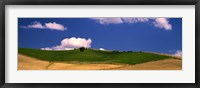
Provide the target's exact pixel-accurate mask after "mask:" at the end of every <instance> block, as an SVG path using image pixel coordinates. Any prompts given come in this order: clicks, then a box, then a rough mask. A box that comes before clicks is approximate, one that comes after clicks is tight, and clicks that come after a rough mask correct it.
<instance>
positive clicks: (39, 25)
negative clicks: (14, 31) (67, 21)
mask: <svg viewBox="0 0 200 88" xmlns="http://www.w3.org/2000/svg"><path fill="white" fill-rule="evenodd" d="M21 28H26V29H28V28H37V29H51V30H59V31H64V30H66V29H67V27H65V26H64V25H62V24H58V23H56V22H49V23H44V25H42V23H40V22H38V21H35V22H33V23H31V24H29V25H27V26H21Z"/></svg>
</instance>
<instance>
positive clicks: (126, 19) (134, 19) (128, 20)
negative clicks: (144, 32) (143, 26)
mask: <svg viewBox="0 0 200 88" xmlns="http://www.w3.org/2000/svg"><path fill="white" fill-rule="evenodd" d="M121 19H122V20H123V22H124V23H138V22H148V21H149V18H121Z"/></svg>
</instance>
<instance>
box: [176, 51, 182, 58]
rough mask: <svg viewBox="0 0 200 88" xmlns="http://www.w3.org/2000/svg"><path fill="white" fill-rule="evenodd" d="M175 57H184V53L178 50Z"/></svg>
mask: <svg viewBox="0 0 200 88" xmlns="http://www.w3.org/2000/svg"><path fill="white" fill-rule="evenodd" d="M174 56H177V57H182V51H181V50H177V51H176V52H175V54H174Z"/></svg>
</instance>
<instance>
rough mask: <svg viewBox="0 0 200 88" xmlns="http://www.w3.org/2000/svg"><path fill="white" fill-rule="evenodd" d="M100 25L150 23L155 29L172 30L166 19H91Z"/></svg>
mask: <svg viewBox="0 0 200 88" xmlns="http://www.w3.org/2000/svg"><path fill="white" fill-rule="evenodd" d="M91 19H93V20H95V21H96V22H98V23H100V24H121V23H139V22H140V23H147V22H148V23H152V24H153V25H154V26H155V27H157V28H161V29H165V30H172V25H171V24H170V23H169V19H168V18H119V17H116V18H91Z"/></svg>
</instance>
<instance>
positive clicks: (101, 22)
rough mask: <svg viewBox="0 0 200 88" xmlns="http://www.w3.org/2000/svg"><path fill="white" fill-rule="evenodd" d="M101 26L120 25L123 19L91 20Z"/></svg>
mask: <svg viewBox="0 0 200 88" xmlns="http://www.w3.org/2000/svg"><path fill="white" fill-rule="evenodd" d="M91 19H94V20H96V21H97V22H98V23H100V24H120V23H123V21H122V19H121V18H91Z"/></svg>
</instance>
